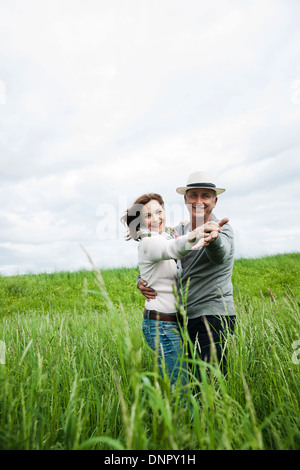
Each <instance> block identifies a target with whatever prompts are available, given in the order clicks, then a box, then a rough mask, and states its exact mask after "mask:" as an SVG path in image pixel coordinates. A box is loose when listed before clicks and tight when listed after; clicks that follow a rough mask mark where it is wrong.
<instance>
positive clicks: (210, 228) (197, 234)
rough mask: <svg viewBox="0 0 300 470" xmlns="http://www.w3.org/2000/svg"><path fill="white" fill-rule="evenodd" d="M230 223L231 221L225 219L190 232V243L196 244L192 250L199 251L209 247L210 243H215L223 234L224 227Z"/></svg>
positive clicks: (208, 223)
mask: <svg viewBox="0 0 300 470" xmlns="http://www.w3.org/2000/svg"><path fill="white" fill-rule="evenodd" d="M228 221H229V219H227V218H224V219H222V220H220V221H219V222H214V221H212V220H211V221H209V222H206V223H205V224H203V225H201V226H200V227H197V228H195V230H193V231H192V232H190V233H189V234H188V241H189V242H190V243H195V242H196V244H195V245H194V246H193V248H192V250H198V249H199V248H201V247H203V246H208V245H210V243H212V242H214V241H215V240H216V239H217V238H218V236H219V233H221V232H222V227H223V225H225V224H227V222H228Z"/></svg>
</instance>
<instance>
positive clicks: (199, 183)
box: [176, 171, 226, 195]
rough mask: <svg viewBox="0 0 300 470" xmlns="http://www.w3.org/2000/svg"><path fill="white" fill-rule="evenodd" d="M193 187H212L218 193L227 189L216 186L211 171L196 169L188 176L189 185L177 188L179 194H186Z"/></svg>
mask: <svg viewBox="0 0 300 470" xmlns="http://www.w3.org/2000/svg"><path fill="white" fill-rule="evenodd" d="M192 188H207V189H212V190H213V191H215V192H216V194H217V195H218V194H221V193H224V191H226V190H225V189H224V188H217V187H216V184H215V181H214V177H213V176H212V175H211V173H208V172H207V171H195V172H194V173H191V174H190V176H189V178H188V182H187V185H186V186H183V187H180V188H177V189H176V191H177V192H178V193H179V194H185V193H186V192H187V191H188V190H189V189H192Z"/></svg>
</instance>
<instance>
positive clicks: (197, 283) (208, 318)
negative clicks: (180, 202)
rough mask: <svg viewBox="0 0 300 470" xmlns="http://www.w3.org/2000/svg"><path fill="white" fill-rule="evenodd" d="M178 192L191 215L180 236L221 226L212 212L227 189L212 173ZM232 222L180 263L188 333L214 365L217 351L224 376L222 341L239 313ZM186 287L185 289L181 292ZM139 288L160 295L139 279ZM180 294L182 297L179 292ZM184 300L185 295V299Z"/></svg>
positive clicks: (147, 294)
mask: <svg viewBox="0 0 300 470" xmlns="http://www.w3.org/2000/svg"><path fill="white" fill-rule="evenodd" d="M176 191H177V193H179V194H182V195H184V201H185V204H186V206H187V208H188V211H189V214H190V221H189V222H188V223H187V224H185V225H184V224H181V225H179V226H177V227H176V230H177V232H178V233H179V234H180V235H183V234H186V233H188V232H189V231H191V230H194V229H195V228H196V227H199V226H200V225H205V224H209V222H210V221H214V222H217V221H218V220H217V218H216V217H215V215H214V214H213V209H214V208H215V207H216V204H217V202H218V195H219V194H222V193H223V192H224V191H225V189H224V188H217V187H216V185H215V182H214V179H213V177H212V175H211V174H210V173H207V172H204V171H197V172H194V173H192V174H191V175H190V176H189V178H188V182H187V185H186V186H184V187H180V188H177V190H176ZM227 222H228V219H222V221H220V222H219V225H220V226H222V231H221V232H217V231H214V232H212V233H211V235H212V236H211V237H210V238H207V239H206V241H205V243H204V244H203V245H204V246H202V247H200V248H199V249H197V250H192V251H191V252H189V253H188V254H187V255H186V256H185V257H184V258H182V260H181V265H182V266H181V269H180V271H181V272H180V279H179V281H180V282H179V285H178V293H179V295H181V294H182V291H183V293H184V292H185V290H186V287H187V284H188V280H189V285H188V292H187V301H186V305H185V308H186V311H187V318H188V323H187V329H188V333H189V336H190V338H191V340H192V342H193V343H194V345H195V346H196V349H197V350H198V352H199V354H200V356H201V358H202V360H204V361H210V359H211V353H212V350H213V348H215V351H216V353H217V359H218V361H219V362H220V364H221V366H222V368H223V371H224V372H225V368H226V354H225V350H224V348H223V345H222V342H223V339H224V338H225V337H226V335H227V331H228V330H229V332H231V333H232V332H233V329H234V322H235V315H236V313H235V309H234V303H233V296H232V282H231V276H232V268H233V262H234V236H233V230H232V228H231V226H230V225H229V224H228V223H227ZM180 286H181V288H180ZM138 287H139V289H140V291H141V292H142V294H143V295H144V296H145V297H146V298H147V299H150V298H154V297H155V295H156V293H155V291H153V289H151V288H149V287H147V286H146V285H145V282H144V281H143V280H142V279H140V281H139V283H138ZM180 291H181V292H180ZM181 299H182V295H181Z"/></svg>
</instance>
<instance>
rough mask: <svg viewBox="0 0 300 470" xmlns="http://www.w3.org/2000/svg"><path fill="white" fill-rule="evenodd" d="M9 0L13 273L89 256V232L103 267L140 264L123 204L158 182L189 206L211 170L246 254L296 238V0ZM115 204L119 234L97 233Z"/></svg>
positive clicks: (6, 168)
mask: <svg viewBox="0 0 300 470" xmlns="http://www.w3.org/2000/svg"><path fill="white" fill-rule="evenodd" d="M0 9H1V12H0V13H1V15H0V56H1V67H2V68H1V72H0V73H1V74H2V76H0V81H1V83H3V84H4V85H5V86H4V89H5V95H6V96H5V100H3V99H2V101H1V102H0V126H1V127H0V158H1V172H0V178H1V186H0V197H1V201H2V204H1V210H0V217H1V221H2V222H1V230H0V256H2V258H3V262H2V267H0V272H5V273H9V272H14V271H16V270H19V271H22V270H26V269H27V268H28V269H31V270H43V269H51V266H52V268H53V269H55V268H56V267H57V266H58V265H59V266H60V267H61V266H64V265H65V267H66V268H68V267H69V266H72V268H73V267H74V266H76V265H78V266H79V265H81V263H82V262H83V259H82V256H81V252H80V254H79V252H78V250H79V251H80V249H78V246H79V244H80V243H82V244H86V245H87V246H88V247H90V249H91V250H92V251H93V253H91V254H93V257H94V258H96V261H97V262H98V263H99V265H105V266H106V265H108V266H109V265H113V266H116V265H118V263H119V264H127V263H130V262H131V263H133V264H135V263H136V262H137V259H136V246H135V245H134V244H130V246H129V244H125V245H124V243H125V242H123V240H122V230H121V228H120V225H119V221H118V219H119V216H120V214H121V212H122V210H123V209H124V207H125V206H126V203H127V202H128V203H129V204H130V203H131V202H132V201H133V199H134V198H135V197H136V196H138V195H139V194H141V193H142V192H146V191H157V192H160V193H161V194H162V195H163V196H164V199H165V201H166V202H167V203H169V204H170V205H171V206H172V204H173V205H176V204H178V205H180V204H181V203H182V198H180V197H179V196H178V194H177V193H176V192H175V188H176V187H177V186H180V185H182V184H184V183H185V181H186V179H187V177H188V174H189V173H190V172H191V171H194V170H195V169H198V168H204V169H210V170H211V171H212V172H213V173H214V174H215V175H216V178H217V181H218V183H219V184H220V185H224V186H226V187H227V188H228V190H227V192H226V193H224V195H222V198H221V197H220V199H219V202H218V206H217V213H218V214H220V215H221V216H223V215H228V216H229V217H230V219H231V222H232V225H233V226H234V228H235V229H236V236H237V241H238V243H237V245H238V250H237V251H238V253H239V254H241V255H243V256H248V255H249V256H253V255H255V254H264V253H266V254H268V253H270V252H276V251H290V250H297V246H298V239H299V223H298V220H299V214H297V213H296V211H297V209H296V208H297V207H298V206H299V203H298V202H297V201H298V198H299V196H298V190H297V188H298V186H299V163H298V161H299V158H298V155H299V148H300V142H299V131H298V128H299V124H298V123H299V118H300V104H299V103H298V100H297V96H298V95H297V92H298V90H297V83H298V81H299V79H300V67H299V65H297V64H298V63H299V60H298V59H299V56H298V50H299V41H300V32H299V28H298V23H297V18H298V13H299V9H300V8H299V4H298V3H297V2H295V1H293V0H287V1H281V0H275V1H274V0H272V1H271V0H266V1H264V2H260V1H258V0H254V1H252V2H241V1H240V0H239V1H237V0H231V1H229V2H223V1H222V0H213V1H211V2H204V1H202V0H201V1H199V0H187V1H186V2H184V3H183V2H182V1H181V0H173V1H172V2H171V1H169V0H166V1H164V2H161V1H156V0H153V1H151V2H147V1H138V0H128V1H126V2H123V1H121V0H112V1H110V2H99V1H96V0H87V1H84V2H83V1H81V0H72V1H71V0H63V1H56V0H52V1H51V2H50V1H48V0H44V1H43V2H40V1H37V0H28V1H26V2H22V1H20V0H12V1H11V2H9V3H4V2H0ZM279 195H280V196H279ZM291 196H292V200H293V204H291V203H290V200H291ZM104 204H111V206H112V212H113V214H114V215H113V218H114V219H115V222H112V223H114V225H115V227H116V239H115V240H99V239H98V236H97V225H98V223H99V220H100V216H99V207H101V205H104ZM297 204H298V205H297ZM97 211H98V212H97ZM97 213H98V215H97ZM285 219H288V220H289V225H288V228H286V227H285V228H283V224H282V221H283V220H285ZM43 247H44V248H43ZM75 247H76V248H75ZM125 247H126V248H125ZM57 260H59V263H58V261H57ZM26 267H27V268H26Z"/></svg>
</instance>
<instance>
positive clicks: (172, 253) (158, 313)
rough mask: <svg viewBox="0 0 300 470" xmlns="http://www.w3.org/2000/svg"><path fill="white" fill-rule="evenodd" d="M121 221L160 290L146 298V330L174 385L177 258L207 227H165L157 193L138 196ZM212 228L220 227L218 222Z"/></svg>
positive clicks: (143, 270) (147, 278)
mask: <svg viewBox="0 0 300 470" xmlns="http://www.w3.org/2000/svg"><path fill="white" fill-rule="evenodd" d="M122 221H123V222H124V223H125V224H126V225H127V227H128V235H127V240H130V239H133V240H136V241H138V242H139V246H138V264H139V269H140V274H141V277H142V279H144V280H145V281H146V282H147V284H148V286H149V287H152V288H153V289H155V291H156V292H157V296H156V298H155V299H152V300H150V301H146V305H145V310H144V318H143V333H144V336H145V339H146V341H147V344H148V345H149V346H150V348H151V349H153V350H156V346H158V358H159V367H160V372H161V374H162V369H163V368H162V361H163V359H164V362H165V368H166V372H167V373H168V375H169V377H170V382H171V385H174V384H175V383H176V381H177V379H178V374H179V370H180V356H181V337H180V328H179V324H178V320H179V318H178V312H177V310H176V306H175V303H176V299H175V295H174V293H173V286H174V285H175V286H176V281H177V263H176V261H174V260H177V259H179V258H182V257H183V256H184V255H185V254H187V253H188V252H189V251H190V250H192V249H196V248H198V247H199V246H202V245H203V243H205V239H206V236H207V235H208V231H206V232H205V231H204V230H205V229H203V227H199V228H197V229H195V230H193V231H192V232H190V233H189V234H187V235H183V236H180V237H179V236H178V234H177V233H176V232H175V230H174V229H172V228H169V227H166V224H165V211H164V201H163V199H162V197H161V196H160V195H159V194H155V193H150V194H144V195H142V196H140V197H139V198H138V199H136V201H135V202H134V204H133V205H132V206H131V207H130V208H129V209H128V210H127V211H126V213H125V215H124V217H122ZM211 230H212V229H211ZM211 230H210V232H211ZM213 230H217V231H220V230H221V229H220V227H219V226H218V225H217V224H216V227H213ZM157 331H158V345H157V341H156V336H157ZM184 376H185V374H183V376H182V377H181V381H182V383H184V382H185V377H184Z"/></svg>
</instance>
